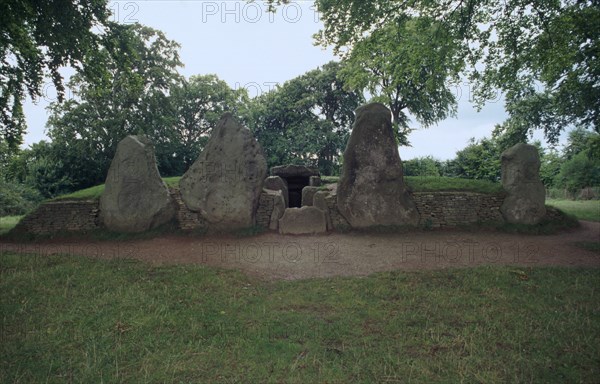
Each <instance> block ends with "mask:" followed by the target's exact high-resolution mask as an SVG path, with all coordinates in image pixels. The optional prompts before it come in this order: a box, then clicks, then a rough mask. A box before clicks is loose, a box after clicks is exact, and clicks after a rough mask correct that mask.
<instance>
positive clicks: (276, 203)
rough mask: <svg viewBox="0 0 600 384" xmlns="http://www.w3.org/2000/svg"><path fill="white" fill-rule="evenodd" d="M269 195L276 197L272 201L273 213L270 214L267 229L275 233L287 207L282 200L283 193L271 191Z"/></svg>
mask: <svg viewBox="0 0 600 384" xmlns="http://www.w3.org/2000/svg"><path fill="white" fill-rule="evenodd" d="M269 193H274V194H275V195H276V196H275V198H274V199H273V213H271V221H270V223H269V229H270V230H272V231H276V230H277V229H279V219H281V218H282V217H283V214H284V213H285V209H286V208H287V206H286V205H285V200H284V199H283V193H282V192H281V191H272V192H269Z"/></svg>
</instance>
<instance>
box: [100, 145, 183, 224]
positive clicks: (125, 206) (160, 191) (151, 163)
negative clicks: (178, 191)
mask: <svg viewBox="0 0 600 384" xmlns="http://www.w3.org/2000/svg"><path fill="white" fill-rule="evenodd" d="M174 217H175V205H174V203H173V201H172V199H171V196H170V194H169V190H168V188H167V186H166V185H165V183H164V182H163V181H162V179H161V178H160V174H159V173H158V169H157V167H156V159H155V157H154V147H153V146H152V143H151V142H150V140H149V139H148V138H146V137H144V136H127V137H126V138H124V139H123V140H121V142H120V143H119V145H118V146H117V152H116V154H115V157H114V158H113V160H112V163H111V164H110V169H109V170H108V176H107V177H106V184H105V187H104V192H103V193H102V196H101V197H100V218H101V220H102V222H103V223H104V226H105V227H106V228H107V229H109V230H111V231H115V232H129V233H135V232H144V231H148V230H150V229H153V228H156V227H159V226H161V225H163V224H165V223H168V222H169V221H171V220H173V219H174Z"/></svg>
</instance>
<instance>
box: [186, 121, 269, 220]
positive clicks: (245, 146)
mask: <svg viewBox="0 0 600 384" xmlns="http://www.w3.org/2000/svg"><path fill="white" fill-rule="evenodd" d="M266 174H267V162H266V160H265V157H264V155H263V151H262V148H261V147H260V145H259V144H258V142H257V141H256V140H255V139H254V137H253V136H252V133H251V132H250V130H248V129H247V128H245V127H243V126H241V125H240V124H239V123H238V122H237V121H236V119H235V118H234V117H233V115H231V114H230V113H226V114H224V115H223V117H222V118H221V120H220V121H219V123H218V124H217V126H216V127H215V128H214V129H213V132H212V134H211V136H210V139H209V140H208V143H207V145H206V147H205V148H204V150H203V151H202V153H201V154H200V156H199V157H198V159H197V160H196V162H195V163H194V164H193V165H192V166H191V167H190V169H189V170H188V171H187V172H186V173H185V175H183V177H182V178H181V181H180V182H179V185H180V188H181V197H182V199H183V201H184V202H185V204H186V205H187V206H188V208H189V209H190V210H192V211H196V212H198V213H199V214H200V215H201V216H202V217H203V218H204V219H205V220H206V221H208V222H209V223H210V224H211V227H212V228H214V229H220V230H230V229H239V228H245V227H250V226H253V225H254V224H255V220H256V210H257V208H258V203H259V199H260V194H261V192H262V186H263V182H264V180H265V176H266Z"/></svg>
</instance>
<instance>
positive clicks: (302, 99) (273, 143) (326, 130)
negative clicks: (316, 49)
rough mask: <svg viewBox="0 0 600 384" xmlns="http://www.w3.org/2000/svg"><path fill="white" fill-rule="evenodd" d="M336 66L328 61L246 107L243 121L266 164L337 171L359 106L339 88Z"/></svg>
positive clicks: (357, 96) (356, 98)
mask: <svg viewBox="0 0 600 384" xmlns="http://www.w3.org/2000/svg"><path fill="white" fill-rule="evenodd" d="M340 68H341V65H340V64H339V63H335V62H331V63H328V64H326V65H324V66H323V67H322V68H318V69H316V70H313V71H310V72H307V73H306V74H304V75H302V76H299V77H297V78H295V79H292V80H290V81H288V82H286V83H284V84H283V85H282V86H280V87H278V88H277V89H275V90H273V91H271V92H269V93H266V94H263V95H261V96H259V97H257V98H256V99H254V100H253V102H252V103H251V107H250V109H249V112H248V118H247V120H248V123H249V125H250V127H251V129H252V130H253V131H254V134H255V136H256V138H257V140H258V141H259V142H260V143H261V145H262V147H263V149H264V151H265V155H266V157H267V163H268V164H269V166H274V165H283V164H306V165H311V166H318V167H319V168H320V170H321V172H322V173H323V174H326V175H327V174H333V173H336V172H337V168H338V166H339V158H340V156H341V153H342V151H343V149H344V147H345V145H346V141H347V139H348V135H349V129H350V126H351V124H352V121H353V120H354V110H355V109H356V108H358V107H359V106H360V105H361V104H362V103H364V98H363V97H362V95H361V94H360V93H358V92H353V91H347V90H345V89H344V86H343V81H342V79H341V78H340V76H339V72H340Z"/></svg>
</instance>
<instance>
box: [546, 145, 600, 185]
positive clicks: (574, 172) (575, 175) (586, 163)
mask: <svg viewBox="0 0 600 384" xmlns="http://www.w3.org/2000/svg"><path fill="white" fill-rule="evenodd" d="M556 179H557V182H556V183H557V184H558V185H559V186H561V187H563V188H565V189H567V190H568V191H569V192H571V193H576V192H578V191H580V190H581V189H582V188H585V187H595V186H600V162H598V161H594V160H592V159H590V157H589V156H588V153H587V151H583V152H580V153H578V154H576V155H575V156H573V157H572V158H571V159H570V160H568V161H567V162H565V163H563V164H562V166H561V167H560V173H559V174H558V175H557V176H556Z"/></svg>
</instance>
